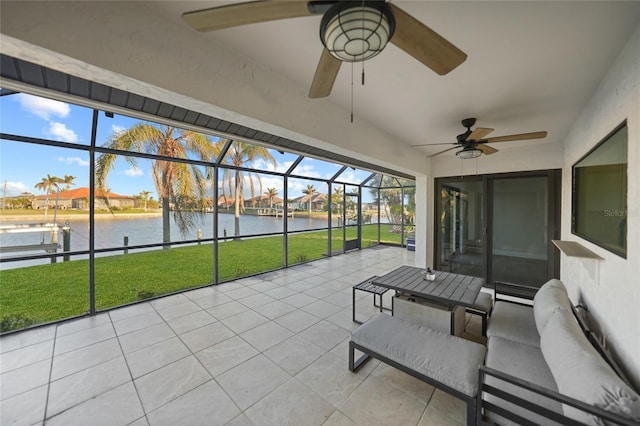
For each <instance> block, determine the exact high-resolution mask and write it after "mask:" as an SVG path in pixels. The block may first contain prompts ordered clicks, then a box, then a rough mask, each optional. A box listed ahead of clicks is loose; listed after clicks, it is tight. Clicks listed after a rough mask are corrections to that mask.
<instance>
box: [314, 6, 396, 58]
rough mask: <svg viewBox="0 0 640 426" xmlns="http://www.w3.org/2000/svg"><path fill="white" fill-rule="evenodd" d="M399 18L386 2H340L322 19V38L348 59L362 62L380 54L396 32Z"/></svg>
mask: <svg viewBox="0 0 640 426" xmlns="http://www.w3.org/2000/svg"><path fill="white" fill-rule="evenodd" d="M394 28H395V21H394V18H393V14H392V13H391V11H390V10H389V7H388V6H387V5H386V4H385V3H384V2H370V3H366V5H365V6H362V3H361V2H346V1H341V2H337V3H336V4H335V5H334V6H332V7H331V9H329V10H328V11H327V13H325V15H324V16H323V18H322V22H321V23H320V39H321V40H322V44H323V45H324V46H325V47H326V48H327V50H328V51H329V52H330V53H331V55H332V56H334V57H335V58H337V59H340V60H341V61H344V62H362V61H366V60H367V59H370V58H373V57H374V56H376V55H377V54H379V53H380V52H381V51H382V49H384V47H385V46H386V45H387V43H388V42H389V39H391V36H392V35H393V31H394Z"/></svg>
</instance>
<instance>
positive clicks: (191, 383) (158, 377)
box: [134, 356, 211, 413]
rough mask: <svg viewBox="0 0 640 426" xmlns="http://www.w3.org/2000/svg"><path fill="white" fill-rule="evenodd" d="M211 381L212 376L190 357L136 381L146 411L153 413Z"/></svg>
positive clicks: (194, 358)
mask: <svg viewBox="0 0 640 426" xmlns="http://www.w3.org/2000/svg"><path fill="white" fill-rule="evenodd" d="M209 380H211V375H210V374H209V373H208V372H207V370H205V368H204V367H203V366H202V365H201V364H200V363H199V362H198V360H197V359H196V357H194V356H190V357H187V358H183V359H181V360H179V361H176V362H174V363H172V364H169V365H167V366H165V367H162V368H160V369H158V370H155V371H153V372H151V373H149V374H147V375H146V376H142V377H139V378H137V379H135V381H134V382H135V385H136V388H137V389H138V394H139V395H140V399H141V400H142V405H143V407H144V409H145V411H146V412H147V413H148V412H151V411H153V410H155V409H156V408H159V407H161V406H163V405H164V404H166V403H167V402H169V401H171V400H173V399H175V398H177V397H179V396H180V395H183V394H185V393H187V392H189V391H190V390H192V389H194V388H195V387H197V386H199V385H201V384H203V383H205V382H207V381H209Z"/></svg>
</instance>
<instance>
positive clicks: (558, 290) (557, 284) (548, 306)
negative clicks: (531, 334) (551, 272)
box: [533, 279, 571, 334]
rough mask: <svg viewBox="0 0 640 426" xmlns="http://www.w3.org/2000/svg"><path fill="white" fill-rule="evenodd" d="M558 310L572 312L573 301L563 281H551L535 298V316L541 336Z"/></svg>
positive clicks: (541, 288)
mask: <svg viewBox="0 0 640 426" xmlns="http://www.w3.org/2000/svg"><path fill="white" fill-rule="evenodd" d="M558 309H566V310H567V311H571V300H569V295H568V294H567V289H566V288H565V287H564V284H563V283H562V281H560V280H556V279H551V280H549V281H547V282H546V284H544V285H543V286H542V287H540V290H538V292H537V293H536V295H535V297H534V298H533V315H534V317H535V321H536V327H537V328H538V333H539V334H542V331H543V330H544V328H545V327H546V325H547V322H548V321H549V318H551V315H553V313H554V312H555V311H557V310H558Z"/></svg>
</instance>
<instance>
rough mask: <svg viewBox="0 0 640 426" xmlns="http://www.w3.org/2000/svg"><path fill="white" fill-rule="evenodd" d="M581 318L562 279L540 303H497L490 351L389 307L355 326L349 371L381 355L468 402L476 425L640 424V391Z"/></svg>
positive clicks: (469, 416) (536, 300)
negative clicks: (357, 353)
mask: <svg viewBox="0 0 640 426" xmlns="http://www.w3.org/2000/svg"><path fill="white" fill-rule="evenodd" d="M577 314H578V310H576V309H575V308H574V307H573V306H572V304H571V301H570V300H569V297H568V295H567V292H566V289H565V287H564V285H563V284H562V282H561V281H559V280H555V279H554V280H550V281H549V282H547V283H546V284H545V285H544V286H542V287H541V288H540V290H539V291H538V292H537V293H536V295H535V297H534V300H533V306H531V305H523V304H518V303H514V302H508V301H498V302H496V304H495V306H494V308H493V312H492V315H491V317H490V319H489V324H488V330H487V335H488V341H487V346H486V348H485V347H484V346H483V345H480V344H478V343H475V342H471V341H468V340H465V339H462V338H460V337H456V336H452V335H450V334H447V333H443V332H440V331H437V330H433V329H430V328H429V327H426V326H424V325H421V324H415V323H412V322H409V321H405V320H402V319H399V318H395V317H392V316H389V315H386V314H384V313H380V314H378V315H376V316H375V317H373V318H372V319H370V320H369V321H367V322H366V323H364V324H363V325H362V326H360V327H359V328H357V329H355V330H354V331H353V332H352V334H351V341H350V342H349V370H351V371H354V372H355V371H357V370H358V368H359V367H360V366H362V365H363V364H364V363H365V362H366V361H367V360H368V359H370V358H371V357H373V358H377V359H379V360H380V361H382V362H384V363H387V364H389V365H391V366H394V367H396V368H398V369H400V370H402V371H404V372H406V373H408V374H410V375H412V376H414V377H417V378H419V379H421V380H423V381H425V382H427V383H430V384H431V385H433V386H435V387H437V388H439V389H442V390H444V391H446V392H448V393H450V394H452V395H454V396H455V397H457V398H460V399H462V400H463V401H465V402H466V404H467V424H469V425H473V424H498V425H504V426H507V425H513V424H522V425H548V424H552V425H582V424H589V425H604V424H621V425H629V426H631V425H638V424H640V397H639V396H638V394H637V393H636V392H635V391H634V389H633V388H632V387H631V386H630V385H629V384H628V382H626V381H625V380H624V379H623V378H622V377H621V372H620V370H619V369H618V368H617V366H616V365H615V363H614V362H613V360H612V359H611V357H610V356H609V354H608V352H607V351H606V350H604V348H603V347H602V345H600V344H599V341H598V340H597V339H596V338H595V334H594V333H593V332H592V331H591V330H590V329H589V328H588V327H587V326H586V322H585V321H581V322H579V318H582V317H581V316H580V317H578V316H577ZM355 350H359V351H361V352H363V353H364V355H362V356H361V357H360V358H359V359H358V360H355ZM614 369H616V371H618V373H616V371H614Z"/></svg>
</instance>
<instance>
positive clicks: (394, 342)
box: [349, 313, 486, 425]
mask: <svg viewBox="0 0 640 426" xmlns="http://www.w3.org/2000/svg"><path fill="white" fill-rule="evenodd" d="M356 349H357V350H359V351H361V352H363V353H364V355H362V356H361V357H360V358H359V359H358V360H357V361H355V360H354V359H355V350H356ZM485 353H486V348H485V347H484V346H482V345H480V344H478V343H475V342H471V341H468V340H464V339H461V338H459V337H456V336H452V335H450V334H446V333H442V332H440V331H436V330H433V329H430V328H428V327H425V326H422V325H419V324H415V323H412V322H408V321H404V320H402V319H399V318H397V317H392V316H389V315H386V314H383V313H380V314H378V315H376V316H375V317H373V318H372V319H370V320H369V321H367V322H366V323H364V324H363V325H362V326H360V327H358V328H357V329H355V330H354V331H353V332H352V333H351V341H350V342H349V370H350V371H352V372H355V371H357V370H358V369H359V368H360V367H361V366H362V365H363V364H364V363H366V362H367V361H368V360H369V359H370V358H371V357H373V358H376V359H378V360H380V361H382V362H384V363H385V364H388V365H391V366H392V367H395V368H397V369H399V370H401V371H404V372H405V373H407V374H409V375H411V376H413V377H416V378H418V379H420V380H422V381H424V382H426V383H429V384H430V385H432V386H434V387H436V388H438V389H441V390H443V391H445V392H447V393H449V394H451V395H453V396H454V397H456V398H459V399H461V400H463V401H465V402H466V404H467V424H469V425H473V424H475V423H476V397H477V393H478V377H479V376H478V369H479V368H480V366H482V364H483V363H484V357H485Z"/></svg>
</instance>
